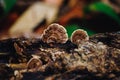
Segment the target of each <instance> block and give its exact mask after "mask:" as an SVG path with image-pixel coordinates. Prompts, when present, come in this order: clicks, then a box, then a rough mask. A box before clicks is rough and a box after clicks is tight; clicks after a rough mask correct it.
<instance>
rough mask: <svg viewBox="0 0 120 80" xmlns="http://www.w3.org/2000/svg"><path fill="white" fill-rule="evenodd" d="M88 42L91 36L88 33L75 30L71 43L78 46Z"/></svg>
mask: <svg viewBox="0 0 120 80" xmlns="http://www.w3.org/2000/svg"><path fill="white" fill-rule="evenodd" d="M88 40H89V36H88V34H87V32H86V31H85V30H82V29H77V30H75V31H74V32H73V33H72V35H71V42H72V43H74V44H76V45H79V44H81V43H82V42H85V41H88Z"/></svg>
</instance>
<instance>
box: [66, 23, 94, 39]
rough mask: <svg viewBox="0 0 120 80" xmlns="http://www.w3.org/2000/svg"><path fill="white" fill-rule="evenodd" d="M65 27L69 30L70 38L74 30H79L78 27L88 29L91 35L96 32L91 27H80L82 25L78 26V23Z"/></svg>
mask: <svg viewBox="0 0 120 80" xmlns="http://www.w3.org/2000/svg"><path fill="white" fill-rule="evenodd" d="M65 28H66V30H67V33H68V37H69V38H70V36H71V34H72V32H73V31H74V30H77V29H83V30H86V31H87V33H88V35H89V36H91V35H93V34H95V32H94V31H92V30H89V29H86V28H85V27H80V26H78V25H76V24H72V25H67V26H66V27H65Z"/></svg>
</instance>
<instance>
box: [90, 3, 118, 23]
mask: <svg viewBox="0 0 120 80" xmlns="http://www.w3.org/2000/svg"><path fill="white" fill-rule="evenodd" d="M89 10H90V11H97V12H101V13H104V14H106V15H108V16H110V17H111V18H113V19H114V20H115V21H116V22H118V23H119V25H120V17H119V16H118V15H117V13H116V12H115V11H114V10H113V9H112V8H111V7H110V6H108V5H107V4H105V3H102V2H95V3H92V4H90V5H89Z"/></svg>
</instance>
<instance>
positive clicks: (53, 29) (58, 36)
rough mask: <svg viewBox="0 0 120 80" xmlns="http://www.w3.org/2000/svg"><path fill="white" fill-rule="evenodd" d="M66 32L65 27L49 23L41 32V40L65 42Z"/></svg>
mask: <svg viewBox="0 0 120 80" xmlns="http://www.w3.org/2000/svg"><path fill="white" fill-rule="evenodd" d="M67 40H68V34H67V31H66V29H65V28H64V27H63V26H61V25H59V24H56V23H54V24H51V25H49V26H48V28H47V29H45V30H44V32H43V34H42V41H43V42H45V43H48V44H49V43H62V44H63V43H66V41H67Z"/></svg>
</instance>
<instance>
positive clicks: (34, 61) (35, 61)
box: [27, 55, 42, 71]
mask: <svg viewBox="0 0 120 80" xmlns="http://www.w3.org/2000/svg"><path fill="white" fill-rule="evenodd" d="M39 58H40V57H39V56H37V55H32V58H31V59H30V60H29V61H28V63H27V68H28V70H29V69H32V71H37V70H38V69H39V67H41V66H42V61H41V60H40V59H39Z"/></svg>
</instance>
